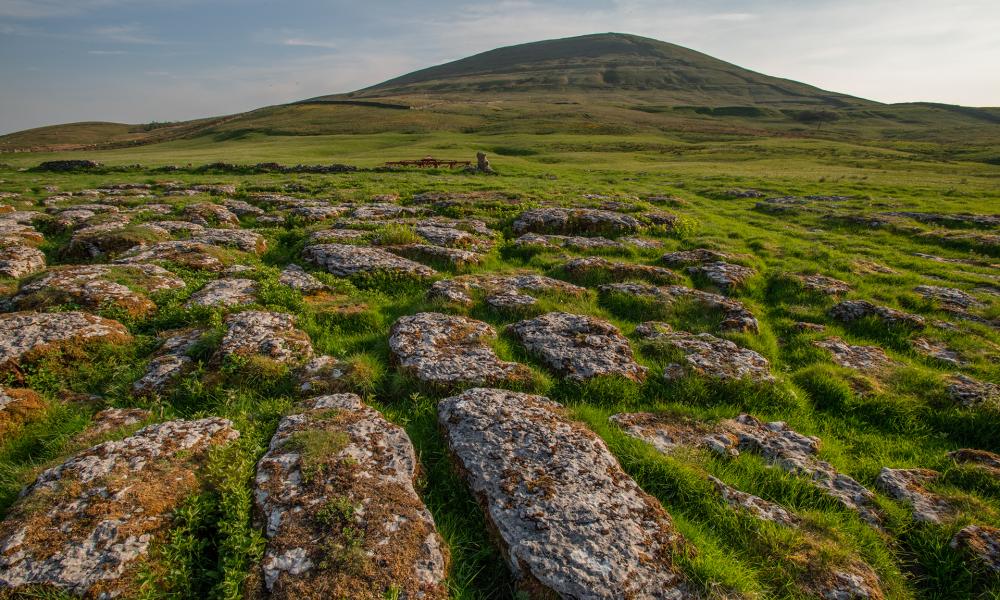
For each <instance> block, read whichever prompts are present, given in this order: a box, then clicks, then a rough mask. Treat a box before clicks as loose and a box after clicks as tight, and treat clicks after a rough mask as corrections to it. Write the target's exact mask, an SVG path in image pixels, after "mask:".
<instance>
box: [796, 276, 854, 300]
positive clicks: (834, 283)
mask: <svg viewBox="0 0 1000 600" xmlns="http://www.w3.org/2000/svg"><path fill="white" fill-rule="evenodd" d="M792 277H793V278H794V279H795V280H796V281H798V282H799V284H800V285H801V286H802V288H803V289H806V290H809V291H810V292H816V293H817V294H825V295H828V296H843V295H844V294H846V293H848V292H850V291H851V286H850V284H849V283H847V282H846V281H841V280H840V279H835V278H833V277H827V276H826V275H818V274H813V275H793V276H792Z"/></svg>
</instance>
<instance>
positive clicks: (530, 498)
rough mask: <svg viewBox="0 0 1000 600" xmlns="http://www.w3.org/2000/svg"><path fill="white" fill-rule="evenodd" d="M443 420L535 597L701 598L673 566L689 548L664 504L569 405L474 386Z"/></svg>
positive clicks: (443, 411)
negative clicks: (643, 487) (569, 410)
mask: <svg viewBox="0 0 1000 600" xmlns="http://www.w3.org/2000/svg"><path fill="white" fill-rule="evenodd" d="M438 422H439V424H440V425H441V427H442V429H443V431H444V435H445V437H446V439H447V443H448V448H449V450H450V451H451V453H452V455H453V456H454V458H455V461H456V463H457V464H458V466H459V470H460V472H461V474H462V476H463V477H464V478H465V480H466V483H467V484H468V486H469V487H470V488H471V490H472V492H473V494H474V495H475V497H476V498H477V499H478V500H479V503H480V505H481V506H482V508H483V511H484V512H485V513H486V518H487V520H488V521H489V523H490V526H491V529H492V530H493V531H494V532H495V533H496V539H497V541H498V543H499V544H500V545H501V547H502V550H503V556H504V557H505V559H506V560H507V563H508V565H509V567H510V569H511V572H512V573H513V575H514V579H515V581H516V582H517V584H518V587H519V588H521V590H522V591H524V592H526V593H527V594H528V596H530V597H535V598H550V597H551V598H578V599H580V600H598V599H602V598H648V599H668V598H669V599H672V600H681V599H686V598H695V597H697V595H696V593H695V592H694V591H693V589H692V587H691V586H690V585H689V584H688V583H687V582H686V581H685V579H684V576H683V575H682V574H681V573H680V571H679V569H678V568H677V567H676V566H675V564H674V557H675V555H676V554H678V553H685V552H689V551H690V550H689V549H688V547H687V544H686V542H685V541H684V540H683V538H682V537H681V536H680V535H679V534H678V533H677V532H676V530H675V529H674V526H673V523H672V521H671V519H670V517H669V515H667V513H666V512H665V511H664V510H663V507H662V506H661V505H660V502H659V501H658V500H656V499H655V498H652V497H651V496H649V495H648V494H646V493H645V492H643V491H642V490H641V489H640V488H639V486H638V485H637V484H636V483H635V481H633V480H632V478H631V477H629V476H628V475H627V474H626V473H625V472H624V471H623V470H622V468H621V467H620V466H619V464H618V461H617V460H615V457H614V455H612V454H611V452H610V451H609V450H608V448H607V446H605V444H604V442H603V441H602V440H601V438H600V437H598V436H597V435H596V434H594V433H593V432H591V431H590V430H589V429H587V428H586V427H584V426H582V425H580V424H578V423H574V422H573V421H571V420H570V419H569V418H568V417H567V416H566V413H565V410H564V409H563V407H562V406H561V405H559V404H557V403H555V402H552V401H551V400H549V399H547V398H543V397H541V396H532V395H528V394H521V393H516V392H509V391H505V390H497V389H483V388H476V389H472V390H469V391H467V392H465V393H463V394H461V395H458V396H454V397H451V398H447V399H445V400H442V401H441V402H440V403H439V404H438Z"/></svg>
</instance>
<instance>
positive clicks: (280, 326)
mask: <svg viewBox="0 0 1000 600" xmlns="http://www.w3.org/2000/svg"><path fill="white" fill-rule="evenodd" d="M219 350H220V352H221V353H222V355H223V356H262V357H264V358H269V359H271V360H274V361H276V362H279V363H286V364H287V363H301V362H305V361H307V360H309V359H310V358H312V355H313V348H312V343H311V342H310V341H309V336H307V335H306V334H305V333H304V332H302V331H300V330H298V329H296V328H295V317H294V316H292V315H289V314H284V313H275V312H265V311H259V310H247V311H243V312H239V313H236V314H232V315H229V316H228V317H226V335H225V337H223V338H222V345H221V347H220V348H219Z"/></svg>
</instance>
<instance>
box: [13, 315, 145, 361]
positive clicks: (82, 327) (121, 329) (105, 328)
mask: <svg viewBox="0 0 1000 600" xmlns="http://www.w3.org/2000/svg"><path fill="white" fill-rule="evenodd" d="M129 339H131V336H130V335H129V332H128V330H127V329H125V326H123V325H122V324H121V323H119V322H118V321H113V320H111V319H104V318H102V317H98V316H95V315H91V314H88V313H84V312H77V311H69V312H60V313H39V312H16V313H9V314H5V315H0V370H5V369H10V368H16V367H17V366H19V364H20V363H21V362H23V361H25V360H32V359H34V358H37V357H38V356H39V355H40V354H42V353H44V352H47V351H49V350H53V349H57V348H62V347H67V346H78V345H80V344H83V343H87V342H97V341H105V342H125V341H127V340H129Z"/></svg>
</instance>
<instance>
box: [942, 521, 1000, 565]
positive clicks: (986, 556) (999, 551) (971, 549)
mask: <svg viewBox="0 0 1000 600" xmlns="http://www.w3.org/2000/svg"><path fill="white" fill-rule="evenodd" d="M950 545H951V547H952V548H954V549H956V550H963V551H965V552H967V553H969V555H970V556H972V557H973V558H974V559H976V561H977V562H979V563H980V564H981V565H983V566H984V567H985V568H986V569H987V570H989V571H992V572H993V573H1000V529H996V528H994V527H987V526H985V525H969V526H968V527H965V528H963V529H962V530H960V531H959V532H958V533H956V534H955V537H953V538H952V539H951V544H950Z"/></svg>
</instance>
